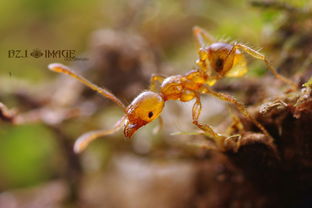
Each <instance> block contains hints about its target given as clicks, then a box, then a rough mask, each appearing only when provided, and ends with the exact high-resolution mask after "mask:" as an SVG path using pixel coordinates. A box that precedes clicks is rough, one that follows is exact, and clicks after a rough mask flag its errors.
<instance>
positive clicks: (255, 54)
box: [234, 43, 298, 90]
mask: <svg viewBox="0 0 312 208" xmlns="http://www.w3.org/2000/svg"><path fill="white" fill-rule="evenodd" d="M234 48H238V49H241V50H243V51H244V52H246V53H248V54H249V55H251V56H252V57H254V58H256V59H259V60H262V61H264V63H265V64H266V66H267V67H268V69H269V70H270V71H271V72H272V74H273V75H274V76H275V77H276V78H277V79H279V80H281V81H282V82H284V83H286V84H288V85H290V86H291V87H292V88H293V89H294V90H297V89H298V86H297V84H296V83H295V82H293V81H292V80H290V79H288V78H286V77H284V76H282V75H280V74H279V73H277V71H276V70H275V68H274V67H273V66H272V64H271V63H270V61H269V60H268V58H267V57H266V56H265V55H263V54H261V53H259V52H258V51H256V50H254V49H252V48H250V47H248V46H245V45H243V44H238V43H236V44H234Z"/></svg>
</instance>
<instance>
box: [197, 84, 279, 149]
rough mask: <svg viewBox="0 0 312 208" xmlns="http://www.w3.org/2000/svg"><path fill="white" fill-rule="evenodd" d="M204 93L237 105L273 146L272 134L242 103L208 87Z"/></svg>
mask: <svg viewBox="0 0 312 208" xmlns="http://www.w3.org/2000/svg"><path fill="white" fill-rule="evenodd" d="M202 93H207V94H211V95H213V96H215V97H217V98H219V99H221V100H223V101H226V102H229V103H232V104H233V105H235V107H236V108H237V109H238V110H239V111H240V112H241V113H242V114H243V115H244V116H245V117H246V118H248V119H249V120H250V121H252V122H253V123H254V124H255V125H256V126H257V127H258V128H259V129H260V130H261V131H262V132H263V133H264V135H266V136H267V137H268V138H269V139H270V143H272V144H273V141H274V139H273V137H272V136H271V135H270V133H269V132H268V131H267V130H266V129H265V128H264V126H262V124H260V123H259V122H258V121H257V120H256V119H254V118H253V117H252V116H251V115H250V113H249V112H248V111H247V109H246V107H245V106H244V104H242V103H241V102H239V101H237V100H236V99H235V98H233V97H232V96H230V95H227V94H223V93H219V92H215V91H213V90H211V89H209V88H208V87H205V88H204V90H203V91H202Z"/></svg>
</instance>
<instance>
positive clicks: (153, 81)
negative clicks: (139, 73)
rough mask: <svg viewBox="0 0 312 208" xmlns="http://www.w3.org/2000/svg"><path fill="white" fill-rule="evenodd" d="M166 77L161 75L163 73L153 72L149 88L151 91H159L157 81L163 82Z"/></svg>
mask: <svg viewBox="0 0 312 208" xmlns="http://www.w3.org/2000/svg"><path fill="white" fill-rule="evenodd" d="M165 78H166V77H164V76H161V75H156V74H152V76H151V79H150V86H149V89H150V90H151V91H157V89H156V82H159V83H160V84H161V83H162V82H163V81H164V79H165Z"/></svg>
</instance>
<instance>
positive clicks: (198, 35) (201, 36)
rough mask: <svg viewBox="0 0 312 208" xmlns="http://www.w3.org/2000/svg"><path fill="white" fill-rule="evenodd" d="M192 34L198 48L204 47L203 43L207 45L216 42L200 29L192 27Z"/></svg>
mask: <svg viewBox="0 0 312 208" xmlns="http://www.w3.org/2000/svg"><path fill="white" fill-rule="evenodd" d="M193 34H194V36H195V39H196V41H197V44H198V46H199V48H204V47H205V46H206V44H205V41H206V42H207V43H209V44H211V43H214V42H216V40H215V38H214V37H213V36H212V35H210V34H209V33H208V32H207V31H206V30H204V29H202V28H201V27H198V26H194V27H193Z"/></svg>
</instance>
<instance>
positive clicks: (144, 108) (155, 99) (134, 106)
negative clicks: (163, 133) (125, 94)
mask: <svg viewBox="0 0 312 208" xmlns="http://www.w3.org/2000/svg"><path fill="white" fill-rule="evenodd" d="M164 103H165V101H164V99H163V98H162V97H161V96H160V94H157V93H155V92H152V91H145V92H142V93H141V94H139V95H138V96H137V97H136V98H135V99H134V100H133V101H132V103H131V104H130V105H129V106H128V107H127V109H126V116H127V119H126V122H125V127H124V135H125V136H126V137H129V138H130V137H131V136H132V135H133V134H134V133H135V132H136V131H137V130H138V129H139V128H141V127H142V126H144V125H146V124H148V123H150V122H151V121H153V120H155V119H156V118H158V116H159V114H160V113H161V111H162V109H163V107H164Z"/></svg>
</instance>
